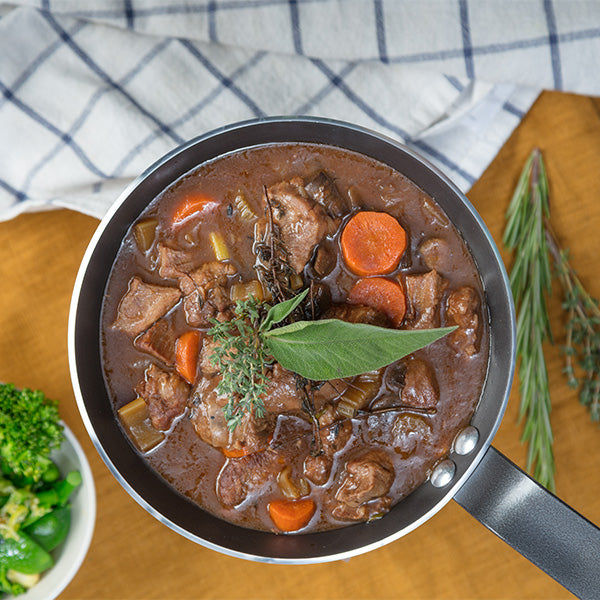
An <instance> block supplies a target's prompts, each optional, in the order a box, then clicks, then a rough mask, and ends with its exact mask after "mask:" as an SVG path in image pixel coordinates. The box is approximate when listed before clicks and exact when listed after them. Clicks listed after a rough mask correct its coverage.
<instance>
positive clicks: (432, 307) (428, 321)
mask: <svg viewBox="0 0 600 600" xmlns="http://www.w3.org/2000/svg"><path fill="white" fill-rule="evenodd" d="M405 281H406V297H407V299H408V306H409V310H410V320H409V326H410V327H412V328H413V329H430V328H432V327H437V326H439V321H440V314H439V313H440V311H439V302H440V300H441V298H442V294H443V293H444V290H445V289H446V285H447V284H446V282H445V280H444V279H443V278H442V277H440V275H438V273H437V271H428V272H427V273H423V274H421V275H407V276H406V280H405Z"/></svg>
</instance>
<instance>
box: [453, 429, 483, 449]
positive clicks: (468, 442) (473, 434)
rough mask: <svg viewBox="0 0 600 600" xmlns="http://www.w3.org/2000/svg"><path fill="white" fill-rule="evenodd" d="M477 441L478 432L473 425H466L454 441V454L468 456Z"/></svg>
mask: <svg viewBox="0 0 600 600" xmlns="http://www.w3.org/2000/svg"><path fill="white" fill-rule="evenodd" d="M478 441H479V431H477V429H476V428H475V427H473V425H467V427H465V428H464V429H463V430H462V431H461V432H460V433H459V434H458V435H457V436H456V439H455V440H454V452H456V453H457V454H461V455H462V456H465V455H466V454H470V453H471V452H473V450H474V449H475V446H477V442H478Z"/></svg>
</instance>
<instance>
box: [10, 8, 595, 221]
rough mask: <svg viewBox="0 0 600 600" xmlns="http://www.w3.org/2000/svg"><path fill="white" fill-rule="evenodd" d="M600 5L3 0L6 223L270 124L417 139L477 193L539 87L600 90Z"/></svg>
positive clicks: (81, 204) (82, 204)
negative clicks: (296, 122) (166, 158)
mask: <svg viewBox="0 0 600 600" xmlns="http://www.w3.org/2000/svg"><path fill="white" fill-rule="evenodd" d="M599 59H600V3H599V2H598V1H596V0H591V1H583V0H511V1H508V2H506V1H505V0H420V1H417V0H196V1H195V2H192V1H191V0H104V1H102V2H99V1H98V0H11V1H10V2H9V3H3V2H2V1H1V0H0V141H1V143H0V219H8V218H10V217H12V216H14V215H16V214H18V213H19V212H22V211H25V210H38V209H43V208H51V207H69V208H72V209H76V210H80V211H83V212H86V213H89V214H92V215H95V216H98V217H101V216H102V215H103V214H104V212H105V211H106V210H107V208H108V206H109V205H110V204H111V203H112V201H113V200H114V199H115V198H116V197H117V196H118V194H119V193H120V192H121V190H122V189H123V188H124V187H125V186H126V184H127V183H128V182H130V181H131V180H132V178H134V177H135V176H136V175H137V174H139V173H140V172H141V171H143V170H144V169H145V168H146V167H148V166H149V165H150V164H151V163H152V162H154V161H155V160H156V159H157V158H159V157H160V156H162V155H163V154H164V153H166V152H168V151H169V150H171V149H173V148H174V147H176V146H177V145H178V144H181V143H182V142H184V141H186V140H189V139H191V138H193V137H195V136H198V135H200V134H203V133H206V132H207V131H210V130H211V129H214V128H216V127H220V126H222V125H225V124H227V123H231V122H235V121H240V120H246V119H250V118H257V117H264V116H270V115H299V114H305V115H318V116H325V117H330V118H335V119H342V120H346V121H351V122H354V123H357V124H360V125H363V126H366V127H369V128H371V129H375V130H377V131H380V132H383V133H385V134H387V135H389V136H391V137H393V138H395V139H397V140H401V141H404V142H405V143H407V144H408V145H410V146H411V147H413V148H414V149H415V150H417V151H418V152H419V153H421V154H423V155H424V156H425V157H427V158H429V159H430V160H431V161H433V162H434V163H436V164H437V165H438V166H439V167H440V168H441V169H442V170H444V171H445V172H446V173H447V174H448V175H449V176H450V177H451V178H452V179H453V180H454V181H455V182H456V183H457V184H458V185H459V186H460V187H461V188H462V189H464V190H467V189H468V188H469V187H470V186H471V184H472V183H473V182H474V181H475V180H476V179H477V178H478V177H479V175H481V173H482V172H483V170H484V169H485V167H486V166H487V165H488V164H489V163H490V161H491V160H492V159H493V157H494V156H495V154H496V153H497V152H498V150H499V149H500V147H501V146H502V144H503V143H504V141H505V140H506V139H507V137H508V136H509V134H510V133H511V131H512V130H513V129H514V128H515V127H516V125H517V124H518V123H519V121H520V120H521V118H522V117H523V115H524V113H525V112H526V111H527V110H528V109H529V107H530V106H531V104H532V103H533V101H534V100H535V98H536V97H537V95H538V94H539V92H540V90H542V89H544V88H553V89H562V90H568V91H572V92H580V93H586V94H599V93H600V78H599V77H597V68H598V62H599Z"/></svg>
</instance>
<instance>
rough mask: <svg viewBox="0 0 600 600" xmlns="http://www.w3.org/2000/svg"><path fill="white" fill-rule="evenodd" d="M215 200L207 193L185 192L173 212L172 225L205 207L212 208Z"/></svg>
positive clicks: (215, 203) (181, 221) (215, 204)
mask: <svg viewBox="0 0 600 600" xmlns="http://www.w3.org/2000/svg"><path fill="white" fill-rule="evenodd" d="M215 206H217V202H216V200H215V199H214V198H212V197H211V196H208V195H207V194H200V193H196V194H187V195H186V196H185V197H184V199H183V200H182V202H181V203H180V204H179V205H178V206H177V208H176V209H175V212H174V213H173V225H179V224H180V223H183V221H185V220H187V219H189V218H190V217H191V216H193V215H195V214H199V213H201V212H202V211H204V210H205V209H207V208H214V207H215Z"/></svg>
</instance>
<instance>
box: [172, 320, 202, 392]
mask: <svg viewBox="0 0 600 600" xmlns="http://www.w3.org/2000/svg"><path fill="white" fill-rule="evenodd" d="M199 348H200V332H199V331H188V332H186V333H184V334H183V335H182V336H181V337H179V339H178V340H177V343H176V345H175V368H176V369H177V371H178V373H179V374H180V375H181V376H182V377H183V378H184V379H185V380H186V381H188V382H189V383H194V380H195V379H196V372H197V371H198V351H199Z"/></svg>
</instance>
